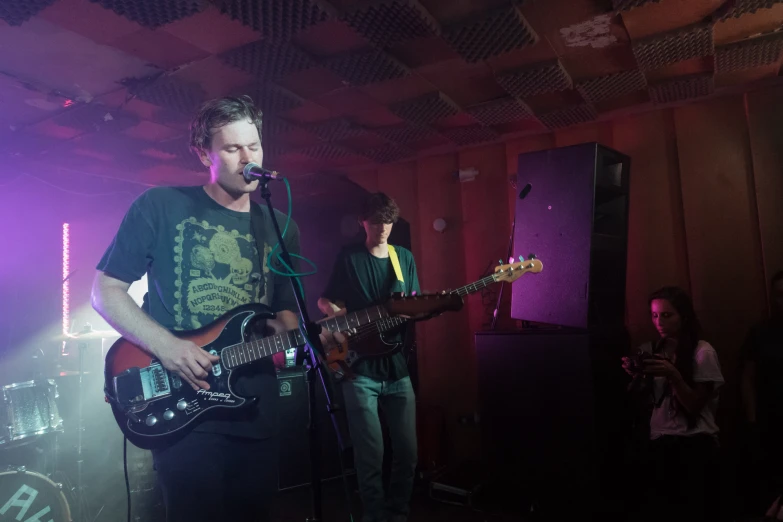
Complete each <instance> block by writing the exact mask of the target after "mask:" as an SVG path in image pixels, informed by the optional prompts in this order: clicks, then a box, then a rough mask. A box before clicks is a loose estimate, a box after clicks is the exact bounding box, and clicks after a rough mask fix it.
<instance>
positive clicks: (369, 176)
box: [345, 169, 378, 192]
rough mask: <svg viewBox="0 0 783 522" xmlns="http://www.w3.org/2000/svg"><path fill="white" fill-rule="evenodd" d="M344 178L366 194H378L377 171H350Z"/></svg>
mask: <svg viewBox="0 0 783 522" xmlns="http://www.w3.org/2000/svg"><path fill="white" fill-rule="evenodd" d="M345 177H346V178H348V179H350V180H351V181H353V182H354V183H356V184H357V185H359V186H360V187H362V188H363V189H364V190H366V191H368V192H378V171H377V170H374V169H372V170H361V171H351V172H348V173H346V174H345Z"/></svg>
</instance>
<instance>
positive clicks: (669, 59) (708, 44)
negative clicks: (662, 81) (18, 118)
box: [633, 23, 715, 70]
mask: <svg viewBox="0 0 783 522" xmlns="http://www.w3.org/2000/svg"><path fill="white" fill-rule="evenodd" d="M714 52H715V47H714V44H713V40H712V25H711V24H706V23H705V24H696V25H691V26H689V27H686V28H684V29H678V30H676V31H671V32H668V33H663V34H659V35H655V36H653V37H651V38H646V39H644V40H640V41H639V42H637V43H636V44H634V46H633V54H634V56H636V61H637V63H638V64H639V67H641V68H642V69H644V70H650V69H657V68H659V67H663V66H665V65H671V64H673V63H677V62H681V61H683V60H689V59H691V58H699V57H702V56H710V55H712V54H713V53H714Z"/></svg>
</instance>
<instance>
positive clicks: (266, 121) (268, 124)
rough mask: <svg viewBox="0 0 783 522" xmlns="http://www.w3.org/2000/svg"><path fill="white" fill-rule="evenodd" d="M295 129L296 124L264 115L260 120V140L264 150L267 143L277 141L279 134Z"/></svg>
mask: <svg viewBox="0 0 783 522" xmlns="http://www.w3.org/2000/svg"><path fill="white" fill-rule="evenodd" d="M295 129H296V126H294V125H292V124H291V123H289V122H287V121H286V120H283V119H281V118H275V117H268V116H264V117H263V119H262V120H261V131H262V132H261V140H262V142H263V146H264V150H265V151H266V146H267V145H268V144H274V143H275V142H276V141H278V138H279V136H280V135H281V134H285V133H286V132H291V131H293V130H295Z"/></svg>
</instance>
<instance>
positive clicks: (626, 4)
mask: <svg viewBox="0 0 783 522" xmlns="http://www.w3.org/2000/svg"><path fill="white" fill-rule="evenodd" d="M660 1H661V0H612V7H613V8H614V10H615V11H629V10H631V9H635V8H637V7H641V6H643V5H646V4H657V3H658V2H660Z"/></svg>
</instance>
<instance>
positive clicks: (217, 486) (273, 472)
mask: <svg viewBox="0 0 783 522" xmlns="http://www.w3.org/2000/svg"><path fill="white" fill-rule="evenodd" d="M277 444H278V441H277V439H276V438H270V439H264V440H256V439H246V438H240V437H230V436H227V435H221V434H216V433H201V432H192V433H190V434H188V435H187V436H186V437H185V438H184V439H182V440H181V441H179V442H177V443H176V444H174V445H173V446H171V447H169V448H166V449H164V450H157V451H154V452H153V457H154V460H155V469H157V471H158V480H159V482H160V485H161V489H162V491H163V501H164V504H165V505H166V521H167V522H213V521H222V520H231V521H232V522H234V521H236V522H266V521H268V520H269V506H270V503H271V501H272V497H273V496H274V494H275V493H276V492H277V472H278V468H277V466H278V461H277V455H278V447H277Z"/></svg>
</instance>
